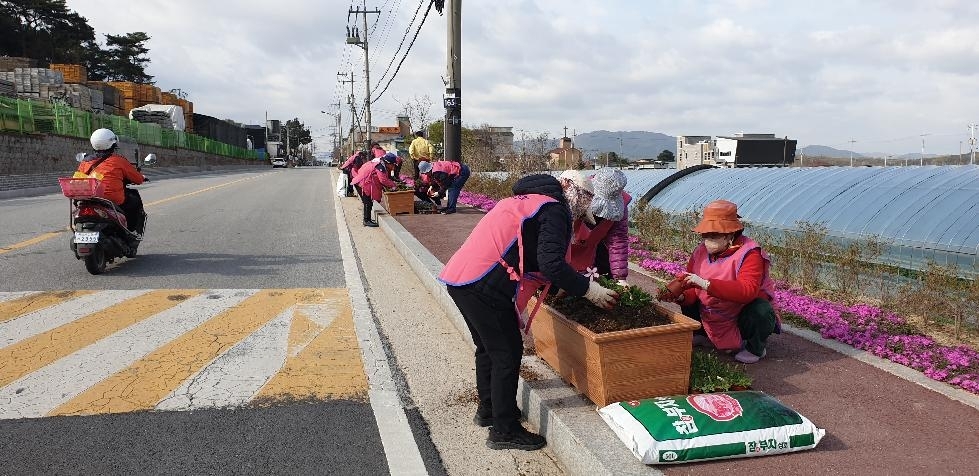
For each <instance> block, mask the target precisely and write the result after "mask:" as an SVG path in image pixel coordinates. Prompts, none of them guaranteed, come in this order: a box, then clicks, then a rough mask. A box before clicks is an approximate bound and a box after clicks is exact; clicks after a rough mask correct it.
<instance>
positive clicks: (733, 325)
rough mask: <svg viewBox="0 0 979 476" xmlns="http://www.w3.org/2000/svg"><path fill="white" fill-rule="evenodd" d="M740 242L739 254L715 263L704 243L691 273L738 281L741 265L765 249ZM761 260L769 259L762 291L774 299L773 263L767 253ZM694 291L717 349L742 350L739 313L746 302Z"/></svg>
mask: <svg viewBox="0 0 979 476" xmlns="http://www.w3.org/2000/svg"><path fill="white" fill-rule="evenodd" d="M737 243H739V244H740V245H741V246H740V248H738V250H737V251H735V252H734V253H732V254H731V255H728V256H723V257H721V258H718V259H716V260H714V261H711V260H710V257H709V255H708V253H707V248H705V247H704V244H703V243H701V244H699V245H697V248H696V249H694V251H693V255H692V256H691V257H690V263H689V264H688V265H687V268H688V269H689V270H690V272H691V273H694V274H696V275H697V276H700V277H701V278H704V279H706V280H712V279H718V280H726V281H733V280H737V279H738V273H739V272H740V271H741V265H742V264H743V263H744V259H745V257H746V256H748V253H749V252H750V251H752V250H756V249H757V250H761V246H759V245H758V243H756V242H755V241H754V240H752V239H751V238H748V237H746V236H742V237H740V238H738V240H737ZM761 257H762V259H764V260H765V274H764V275H763V276H762V281H761V290H762V291H764V292H765V293H767V294H768V295H769V296H774V295H775V284H774V282H773V281H772V278H771V277H770V276H769V275H768V269H769V266H768V265H769V263H770V261H769V259H768V255H767V254H766V253H765V251H764V250H762V251H761ZM694 292H695V293H696V294H697V300H698V301H699V302H700V321H701V324H703V326H704V332H706V333H707V337H709V338H710V341H711V342H712V343H713V344H714V346H715V347H717V348H718V349H721V350H735V349H740V348H741V331H740V330H739V329H738V314H740V313H741V309H743V308H744V306H745V303H739V302H734V301H727V300H724V299H720V298H717V297H714V296H712V295H711V294H710V293H708V292H707V291H705V290H703V289H699V288H697V289H695V290H694Z"/></svg>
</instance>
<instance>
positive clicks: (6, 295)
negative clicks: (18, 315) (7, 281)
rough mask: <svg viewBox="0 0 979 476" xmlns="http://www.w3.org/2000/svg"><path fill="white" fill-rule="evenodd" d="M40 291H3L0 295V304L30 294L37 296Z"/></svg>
mask: <svg viewBox="0 0 979 476" xmlns="http://www.w3.org/2000/svg"><path fill="white" fill-rule="evenodd" d="M38 293H40V291H4V292H2V293H0V302H5V301H13V300H14V299H20V298H22V297H24V296H28V295H31V294H38Z"/></svg>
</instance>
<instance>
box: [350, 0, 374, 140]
mask: <svg viewBox="0 0 979 476" xmlns="http://www.w3.org/2000/svg"><path fill="white" fill-rule="evenodd" d="M363 5H364V7H363V9H361V7H357V8H356V9H353V8H350V9H348V10H347V21H348V22H349V21H350V15H351V14H353V15H354V21H356V19H357V15H361V14H363V19H364V23H363V25H364V38H363V39H361V38H360V33H359V32H358V31H357V28H356V27H354V30H353V31H352V33H353V35H351V34H350V33H351V31H350V29H349V28H348V29H347V43H348V44H351V45H357V46H360V47H361V48H363V49H364V95H365V96H367V97H366V98H364V107H365V108H366V109H365V110H364V113H365V119H366V120H367V147H366V148H367V149H368V150H370V146H371V66H370V49H369V48H368V41H367V33H368V30H367V15H369V14H375V15H380V14H381V11H380V10H368V9H367V0H364V3H363Z"/></svg>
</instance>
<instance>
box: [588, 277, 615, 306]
mask: <svg viewBox="0 0 979 476" xmlns="http://www.w3.org/2000/svg"><path fill="white" fill-rule="evenodd" d="M585 299H588V300H589V301H591V302H592V304H594V305H596V306H598V307H600V308H602V309H606V310H607V309H612V308H613V307H615V304H616V303H617V302H618V301H619V294H618V293H616V292H615V291H612V290H611V289H608V288H605V287H603V286H602V285H601V284H598V283H597V282H595V281H591V282H589V283H588V292H586V293H585Z"/></svg>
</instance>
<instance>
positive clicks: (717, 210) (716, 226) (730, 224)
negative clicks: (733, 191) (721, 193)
mask: <svg viewBox="0 0 979 476" xmlns="http://www.w3.org/2000/svg"><path fill="white" fill-rule="evenodd" d="M738 218H741V216H740V215H738V206H737V205H735V204H734V203H732V202H729V201H727V200H714V201H713V202H710V203H708V204H707V206H706V207H704V218H703V219H701V220H700V223H699V224H698V225H697V226H696V227H694V229H693V231H694V232H696V233H701V234H703V233H734V232H736V231H739V230H743V229H744V225H742V224H741V220H738Z"/></svg>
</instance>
